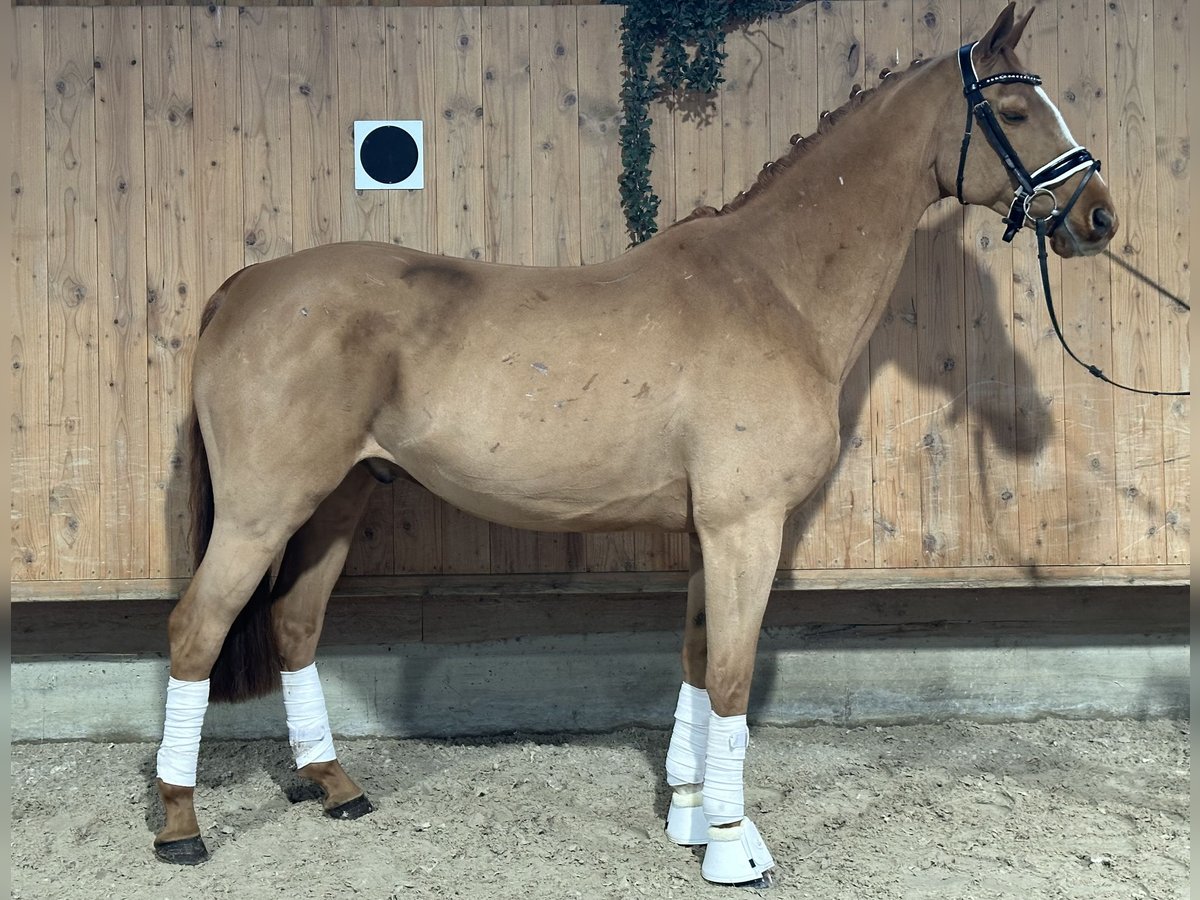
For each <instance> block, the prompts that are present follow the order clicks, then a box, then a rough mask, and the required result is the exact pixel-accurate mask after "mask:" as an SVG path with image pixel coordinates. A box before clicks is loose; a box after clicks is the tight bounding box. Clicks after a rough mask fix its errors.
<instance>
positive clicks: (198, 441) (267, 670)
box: [189, 269, 280, 703]
mask: <svg viewBox="0 0 1200 900" xmlns="http://www.w3.org/2000/svg"><path fill="white" fill-rule="evenodd" d="M244 271H245V269H242V270H241V271H240V272H236V273H234V274H233V275H232V276H230V277H229V278H228V279H227V280H226V281H225V283H224V284H223V285H221V286H220V287H219V288H218V289H217V292H216V293H215V294H213V295H212V297H211V298H209V301H208V303H207V304H206V305H205V307H204V312H203V314H202V315H201V318H200V333H201V334H203V333H204V330H205V329H206V328H207V327H208V324H209V322H211V321H212V318H213V316H215V315H216V314H217V310H218V309H219V308H220V306H221V303H222V302H223V301H224V300H225V296H226V294H227V293H228V290H229V286H230V285H231V284H232V282H233V280H234V279H235V278H237V277H238V275H240V274H241V273H242V272H244ZM189 426H190V428H189V430H190V434H191V442H192V443H191V448H192V484H191V508H192V536H193V552H194V563H195V566H196V568H199V567H200V561H201V560H202V559H204V554H205V552H206V551H207V550H208V542H209V539H210V538H211V537H212V528H213V517H214V513H215V507H214V504H213V489H212V473H211V472H210V471H209V468H208V452H207V450H205V447H204V435H203V434H201V431H200V418H199V416H198V415H197V414H196V404H195V403H194V402H193V403H192V412H191V419H190V422H189ZM272 599H273V598H272V596H271V573H270V572H267V573H266V574H264V575H263V577H262V580H261V581H260V582H259V584H258V587H256V588H255V589H254V593H253V594H251V596H250V600H249V601H248V602H247V603H246V605H245V607H244V608H243V609H242V611H241V613H239V614H238V617H237V619H235V620H234V623H233V625H232V626H231V627H230V629H229V633H228V634H227V635H226V636H225V642H224V643H223V644H222V645H221V652H220V654H219V655H218V656H217V661H216V662H215V663H214V664H213V668H212V672H211V673H210V674H209V689H208V697H209V700H211V701H212V702H214V703H240V702H242V701H243V700H251V699H253V698H255V697H263V696H266V695H267V694H271V693H273V692H275V691H276V690H278V689H279V685H280V680H279V655H278V652H277V651H276V648H275V632H274V630H273V629H272V628H271V601H272Z"/></svg>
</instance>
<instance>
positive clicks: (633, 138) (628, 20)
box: [605, 0, 812, 246]
mask: <svg viewBox="0 0 1200 900" xmlns="http://www.w3.org/2000/svg"><path fill="white" fill-rule="evenodd" d="M605 2H606V3H614V2H623V3H624V5H625V14H624V16H623V17H622V19H621V64H622V67H623V69H624V74H625V82H624V84H623V86H622V88H621V103H622V106H623V107H624V113H625V118H624V121H623V122H622V123H621V130H620V134H621V167H622V171H621V176H620V178H619V179H618V183H619V185H620V189H621V208H622V209H624V210H625V225H626V228H627V229H628V231H629V237H630V241H631V246H632V245H633V244H640V243H641V242H642V241H644V240H646V238H648V237H650V236H651V235H652V234H654V233H655V232H656V231H657V230H658V223H657V221H656V218H657V216H658V196H657V195H656V194H655V193H654V190H653V188H652V187H651V186H650V160H651V158H652V156H653V154H654V144H653V143H652V142H651V140H650V125H651V124H652V122H653V120H652V119H651V118H650V103H651V101H653V100H655V99H656V98H658V97H659V96H661V94H662V93H664V92H665V91H698V92H700V93H705V94H708V93H712V92H713V91H715V90H716V89H717V86H718V85H719V84H721V82H722V81H724V79H723V78H722V77H721V67H722V64H723V63H724V62H725V56H726V54H725V49H724V48H725V35H727V34H728V33H729V32H730V31H732V30H733V29H734V28H737V27H739V26H742V25H748V24H751V23H753V22H757V21H759V20H761V19H764V18H766V17H768V16H777V15H782V14H783V13H785V12H790V11H791V10H793V9H796V8H797V7H800V6H803V5H804V3H806V2H812V0H799V2H797V0H676V2H674V3H668V2H664V0H605ZM658 47H662V56H661V57H660V60H659V65H658V70H657V71H656V72H653V73H652V72H651V71H650V69H651V64H652V63H653V60H654V51H655V49H656V48H658ZM689 48H694V51H691V52H689Z"/></svg>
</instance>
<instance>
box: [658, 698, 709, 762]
mask: <svg viewBox="0 0 1200 900" xmlns="http://www.w3.org/2000/svg"><path fill="white" fill-rule="evenodd" d="M711 714H712V706H711V705H710V704H709V702H708V691H706V690H704V689H702V688H697V687H692V686H691V685H690V684H688V683H687V682H684V684H683V686H682V687H681V688H680V689H679V702H678V703H677V704H676V706H675V727H674V728H673V729H672V730H671V743H670V745H669V746H668V747H667V784H669V785H672V786H674V785H680V784H689V785H691V784H700V783H702V782H703V781H704V754H705V751H706V742H707V740H708V717H709V716H710V715H711Z"/></svg>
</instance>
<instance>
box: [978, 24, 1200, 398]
mask: <svg viewBox="0 0 1200 900" xmlns="http://www.w3.org/2000/svg"><path fill="white" fill-rule="evenodd" d="M974 48H975V44H964V45H963V46H962V47H960V48H959V50H958V68H959V73H960V74H961V75H962V81H963V96H964V97H966V98H967V124H966V127H965V128H964V130H963V141H962V149H961V151H960V152H959V157H958V178H957V180H956V183H955V191H956V194H957V196H958V202H959V203H964V202H965V201H964V200H963V196H962V188H963V173H964V171H965V169H966V165H967V151H968V149H969V148H970V146H971V131H972V127H973V126H974V123H975V121H976V120H978V121H979V127H980V129H981V130H982V131H983V133H984V135H985V136H986V137H987V140H988V143H989V144H990V145H991V147H992V149H993V150H994V151H995V152H996V155H997V156H998V157H999V158H1000V162H1001V163H1003V164H1004V168H1005V169H1007V170H1008V173H1009V175H1010V176H1011V177H1012V178H1013V180H1014V181H1016V183H1017V189H1016V191H1015V192H1014V195H1013V202H1012V205H1011V206H1010V207H1009V210H1008V215H1007V216H1005V217H1004V219H1003V221H1004V224H1005V226H1006V228H1005V230H1004V240H1005V241H1006V242H1011V241H1012V239H1013V237H1014V236H1015V235H1016V233H1017V232H1018V231H1020V230H1021V229H1022V228H1024V227H1025V225H1026V223H1027V222H1032V223H1033V225H1034V231H1035V232H1036V234H1037V242H1038V265H1039V266H1040V268H1041V271H1042V291H1043V292H1044V293H1045V295H1046V309H1047V310H1048V311H1049V313H1050V322H1051V324H1052V325H1053V326H1054V333H1055V334H1056V335H1057V336H1058V340H1059V343H1061V344H1062V346H1063V349H1064V350H1066V351H1067V355H1068V356H1070V357H1071V359H1073V360H1075V362H1077V363H1079V365H1081V366H1083V367H1084V368H1085V369H1087V371H1088V372H1090V373H1091V374H1092V375H1094V376H1095V377H1097V378H1099V379H1100V380H1101V381H1103V382H1105V383H1106V384H1111V385H1112V386H1113V387H1115V388H1120V389H1121V390H1123V391H1130V392H1132V393H1135V394H1150V395H1152V396H1155V397H1190V396H1191V394H1192V392H1191V391H1149V390H1145V389H1142V388H1135V387H1130V386H1129V385H1125V384H1121V383H1119V382H1116V381H1113V380H1112V379H1111V378H1109V377H1108V376H1107V375H1105V374H1104V372H1103V371H1102V370H1101V369H1100V368H1099V366H1095V365H1092V364H1091V363H1086V362H1084V361H1083V360H1082V359H1080V358H1079V357H1078V356H1077V355H1076V354H1075V351H1074V350H1072V349H1071V347H1070V345H1069V344H1067V339H1066V337H1065V336H1064V335H1063V331H1062V327H1061V326H1060V325H1059V323H1058V315H1057V314H1056V313H1055V311H1054V299H1053V297H1052V296H1051V293H1050V272H1049V268H1048V266H1049V261H1048V255H1047V253H1046V238H1047V237H1049V236H1050V235H1052V234H1054V232H1055V230H1056V229H1057V228H1058V226H1059V225H1061V224H1062V223H1063V222H1065V221H1066V218H1067V216H1068V215H1069V214H1070V212H1071V209H1072V208H1073V207H1074V206H1075V201H1077V200H1078V199H1079V197H1080V195H1081V194H1082V193H1083V189H1084V188H1085V187H1087V183H1088V182H1089V181H1090V180H1091V178H1092V176H1093V175H1095V174H1096V173H1097V172H1099V171H1100V160H1098V159H1095V158H1094V157H1093V156H1092V154H1091V153H1089V152H1088V151H1087V150H1086V149H1085V148H1083V147H1079V146H1075V147H1072V148H1071V149H1070V150H1068V151H1067V152H1066V153H1063V154H1062V155H1061V156H1059V157H1057V158H1056V159H1053V160H1051V161H1050V162H1048V163H1046V165H1044V166H1042V167H1041V168H1040V169H1037V170H1036V171H1034V172H1032V173H1031V172H1030V171H1029V170H1028V169H1026V168H1025V164H1024V163H1022V162H1021V158H1020V157H1019V156H1018V155H1017V151H1016V150H1014V149H1013V146H1012V144H1011V143H1009V140H1008V137H1007V136H1006V135H1005V134H1004V130H1003V129H1002V128H1001V127H1000V123H999V121H997V119H996V114H995V113H994V112H993V111H992V105H991V104H990V103H989V102H988V101H987V99H985V98H984V96H983V89H984V88H985V87H990V86H991V85H993V84H1014V83H1019V84H1031V85H1040V84H1041V83H1042V79H1041V78H1039V77H1038V76H1037V75H1033V74H1030V73H1025V72H1001V73H998V74H996V75H989V76H988V77H987V78H983V79H980V78H979V74H978V73H977V72H976V71H975V63H974V61H973V60H972V59H971V51H972V50H973V49H974ZM1078 172H1084V176H1083V178H1081V179H1080V181H1079V186H1078V187H1076V188H1075V191H1074V192H1073V193H1072V194H1071V197H1070V199H1069V200H1068V201H1067V203H1066V205H1065V206H1063V207H1062V208H1061V209H1059V207H1058V197H1057V196H1055V193H1054V191H1053V190H1051V188H1052V187H1053V186H1055V185H1058V184H1061V183H1062V182H1064V181H1066V180H1067V179H1068V178H1070V177H1071V176H1072V175H1075V174H1076V173H1078ZM1038 195H1044V196H1046V197H1049V198H1050V202H1051V204H1052V205H1051V209H1050V212H1049V213H1047V214H1046V215H1045V216H1040V217H1039V216H1035V215H1034V214H1033V211H1032V207H1033V203H1034V201H1035V200H1036V199H1037V197H1038Z"/></svg>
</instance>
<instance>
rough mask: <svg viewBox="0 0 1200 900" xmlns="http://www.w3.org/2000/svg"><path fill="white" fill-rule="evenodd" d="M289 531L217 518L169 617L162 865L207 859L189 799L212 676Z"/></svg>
mask: <svg viewBox="0 0 1200 900" xmlns="http://www.w3.org/2000/svg"><path fill="white" fill-rule="evenodd" d="M289 525H291V527H295V526H294V524H292V523H288V524H283V523H280V524H278V525H276V526H274V527H272V528H269V529H266V530H263V529H259V528H255V527H248V526H247V525H246V524H245V523H243V522H242V521H240V520H239V519H237V518H236V517H232V516H229V515H222V514H218V516H217V517H216V520H215V521H214V523H213V531H212V535H211V537H210V539H209V543H208V548H207V551H206V552H205V555H204V559H203V560H202V561H201V563H200V565H199V567H198V568H197V569H196V574H195V576H194V577H193V578H192V581H191V584H189V585H188V588H187V590H186V591H185V592H184V595H183V598H182V599H181V600H180V601H179V603H178V604H177V605H176V607H175V609H174V610H173V611H172V613H171V617H170V620H169V624H168V636H169V640H170V647H171V677H170V679H169V681H168V685H167V709H166V716H165V721H164V725H163V741H162V745H161V746H160V748H159V751H158V779H157V784H158V790H159V796H160V798H161V799H162V803H163V809H164V811H165V814H166V822H165V824H164V826H163V828H162V830H160V831H159V832H158V834H157V835H155V838H154V848H155V855H156V856H157V857H158V858H159V859H161V860H163V861H165V862H171V863H179V864H183V865H195V864H197V863H200V862H203V861H204V860H205V859H207V858H208V851H207V850H206V848H205V847H204V842H203V840H202V839H201V837H200V826H199V823H198V822H197V819H196V811H195V806H194V795H195V787H196V767H197V758H198V755H199V749H200V731H201V728H202V727H203V724H204V716H205V712H206V710H207V707H208V701H209V687H210V685H209V674H210V673H211V671H212V668H213V665H214V663H215V662H216V661H217V657H218V655H219V654H220V652H221V648H222V645H223V644H224V642H225V637H226V635H227V634H228V633H229V630H230V628H231V627H232V625H233V623H234V621H235V619H236V618H237V616H238V615H239V613H241V611H242V609H243V608H244V607H245V606H246V604H247V603H248V601H249V600H250V598H251V596H252V595H253V594H254V593H255V591H256V589H261V585H262V582H263V577H264V575H265V574H266V572H267V569H268V567H269V566H270V565H271V561H272V559H273V558H274V557H275V555H276V553H278V551H279V549H280V548H282V546H283V543H284V542H285V541H286V540H287V538H288V536H289V534H290V531H289V527H288V526H289Z"/></svg>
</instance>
